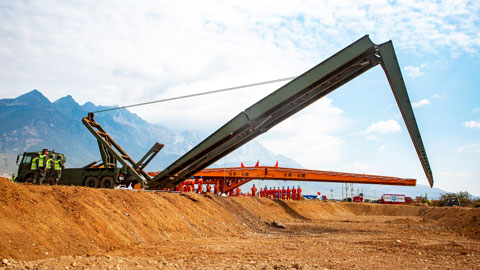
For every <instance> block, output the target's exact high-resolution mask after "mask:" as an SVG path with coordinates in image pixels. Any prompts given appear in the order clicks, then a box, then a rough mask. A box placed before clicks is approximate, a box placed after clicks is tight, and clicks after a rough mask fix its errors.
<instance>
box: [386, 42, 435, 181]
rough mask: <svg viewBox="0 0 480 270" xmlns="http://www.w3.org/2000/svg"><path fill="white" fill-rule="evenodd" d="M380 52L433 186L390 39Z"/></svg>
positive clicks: (391, 85) (418, 153)
mask: <svg viewBox="0 0 480 270" xmlns="http://www.w3.org/2000/svg"><path fill="white" fill-rule="evenodd" d="M378 52H379V54H380V57H381V58H382V62H381V64H382V68H383V70H384V71H385V75H387V79H388V82H389V83H390V87H391V88H392V92H393V95H394V96H395V100H396V101H397V104H398V108H399V109H400V112H401V113H402V117H403V121H405V125H406V126H407V130H408V133H409V134H410V138H411V139H412V142H413V145H414V146H415V150H416V151H417V155H418V158H419V159H420V162H421V163H422V167H423V170H424V171H425V175H426V176H427V179H428V182H429V183H430V187H433V174H432V169H431V168H430V163H429V162H428V157H427V152H426V151H425V147H424V146H423V141H422V137H421V136H420V131H419V130H418V126H417V121H416V120H415V115H414V114H413V109H412V105H411V104H410V99H409V98H408V93H407V87H406V86H405V82H404V81H403V77H402V72H401V71H400V66H399V65H398V60H397V56H396V55H395V50H394V49H393V45H392V42H391V41H389V42H386V43H383V44H381V45H379V46H378Z"/></svg>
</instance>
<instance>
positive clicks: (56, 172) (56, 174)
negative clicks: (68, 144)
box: [52, 156, 65, 185]
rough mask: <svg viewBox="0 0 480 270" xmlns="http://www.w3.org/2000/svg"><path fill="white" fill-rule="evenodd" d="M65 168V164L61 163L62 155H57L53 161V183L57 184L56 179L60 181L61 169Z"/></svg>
mask: <svg viewBox="0 0 480 270" xmlns="http://www.w3.org/2000/svg"><path fill="white" fill-rule="evenodd" d="M64 168H65V165H63V161H62V157H61V156H57V157H56V159H55V161H54V162H53V175H52V177H53V184H54V185H58V181H60V178H61V177H62V170H63V169H64Z"/></svg>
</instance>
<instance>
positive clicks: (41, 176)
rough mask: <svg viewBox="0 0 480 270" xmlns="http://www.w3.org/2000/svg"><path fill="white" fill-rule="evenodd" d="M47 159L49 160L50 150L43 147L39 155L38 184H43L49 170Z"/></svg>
mask: <svg viewBox="0 0 480 270" xmlns="http://www.w3.org/2000/svg"><path fill="white" fill-rule="evenodd" d="M47 160H48V150H47V149H43V151H42V153H41V154H40V155H39V156H38V166H37V172H38V184H39V185H43V181H44V180H45V176H46V172H47Z"/></svg>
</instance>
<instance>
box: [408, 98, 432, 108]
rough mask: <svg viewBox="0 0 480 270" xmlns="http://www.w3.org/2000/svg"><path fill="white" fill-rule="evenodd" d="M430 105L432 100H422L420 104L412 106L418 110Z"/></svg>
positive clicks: (415, 103) (416, 103)
mask: <svg viewBox="0 0 480 270" xmlns="http://www.w3.org/2000/svg"><path fill="white" fill-rule="evenodd" d="M428 104H430V100H428V99H422V100H420V101H419V102H414V103H412V106H413V108H418V107H422V106H425V105H428Z"/></svg>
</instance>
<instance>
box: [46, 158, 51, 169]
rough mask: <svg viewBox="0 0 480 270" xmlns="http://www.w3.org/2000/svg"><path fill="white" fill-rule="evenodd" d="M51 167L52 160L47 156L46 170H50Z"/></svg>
mask: <svg viewBox="0 0 480 270" xmlns="http://www.w3.org/2000/svg"><path fill="white" fill-rule="evenodd" d="M51 168H52V160H51V159H50V158H49V159H47V170H50V169H51Z"/></svg>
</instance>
